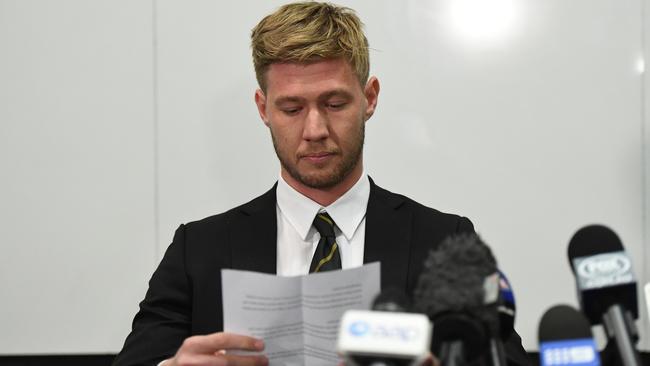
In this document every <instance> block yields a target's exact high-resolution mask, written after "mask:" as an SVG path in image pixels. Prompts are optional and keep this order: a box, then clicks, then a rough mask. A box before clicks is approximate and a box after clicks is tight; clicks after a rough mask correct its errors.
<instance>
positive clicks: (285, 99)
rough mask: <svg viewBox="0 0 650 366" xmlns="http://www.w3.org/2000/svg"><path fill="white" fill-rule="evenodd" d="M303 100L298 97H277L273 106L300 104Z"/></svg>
mask: <svg viewBox="0 0 650 366" xmlns="http://www.w3.org/2000/svg"><path fill="white" fill-rule="evenodd" d="M303 100H304V99H303V98H300V97H293V96H279V97H278V98H276V99H275V101H274V102H273V104H275V105H276V106H279V105H282V104H285V103H300V102H302V101H303Z"/></svg>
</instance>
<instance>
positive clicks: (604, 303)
mask: <svg viewBox="0 0 650 366" xmlns="http://www.w3.org/2000/svg"><path fill="white" fill-rule="evenodd" d="M568 254H569V263H570V264H571V269H572V270H573V272H574V274H575V277H576V285H577V287H578V298H579V301H580V307H581V308H582V311H583V312H584V313H585V315H586V316H587V318H588V319H589V321H590V322H591V324H600V323H602V324H603V325H604V327H605V331H606V333H607V336H608V338H609V341H610V342H612V341H613V342H615V344H616V350H617V351H618V355H619V357H620V359H621V361H622V363H623V365H625V366H636V365H641V361H640V358H639V354H638V352H637V351H636V349H635V348H634V344H635V343H636V342H637V341H638V339H639V336H638V331H637V329H636V325H635V324H634V319H637V318H638V317H639V310H638V304H637V292H636V291H637V290H636V281H635V279H634V274H633V272H632V261H631V260H630V258H629V257H628V256H627V254H625V251H624V249H623V244H622V243H621V240H620V239H619V238H618V235H616V233H614V232H613V231H612V230H611V229H609V228H607V227H605V226H602V225H590V226H585V227H583V228H581V229H580V230H578V231H577V232H576V233H575V234H574V235H573V238H571V241H570V242H569V249H568Z"/></svg>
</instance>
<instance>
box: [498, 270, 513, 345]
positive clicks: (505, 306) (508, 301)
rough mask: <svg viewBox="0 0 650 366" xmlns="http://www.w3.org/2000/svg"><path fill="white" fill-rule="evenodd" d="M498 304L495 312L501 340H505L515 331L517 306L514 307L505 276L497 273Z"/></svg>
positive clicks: (508, 282)
mask: <svg viewBox="0 0 650 366" xmlns="http://www.w3.org/2000/svg"><path fill="white" fill-rule="evenodd" d="M498 273H499V303H498V305H497V311H498V313H499V329H500V331H501V339H502V340H506V339H508V337H510V334H512V332H514V330H515V315H516V313H517V306H516V305H515V294H514V293H513V291H512V286H510V281H508V278H507V277H506V275H505V274H504V273H503V272H501V271H499V272H498Z"/></svg>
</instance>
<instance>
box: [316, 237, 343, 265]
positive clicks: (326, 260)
mask: <svg viewBox="0 0 650 366" xmlns="http://www.w3.org/2000/svg"><path fill="white" fill-rule="evenodd" d="M337 248H338V245H336V243H334V245H332V250H330V253H329V254H328V255H327V257H325V258H323V259H321V260H320V262H318V265H317V266H316V268H315V269H314V272H318V270H319V269H320V267H321V266H322V265H323V264H325V263H327V262H329V261H330V260H331V259H332V256H333V255H334V252H336V249H337Z"/></svg>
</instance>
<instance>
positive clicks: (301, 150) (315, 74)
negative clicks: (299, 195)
mask: <svg viewBox="0 0 650 366" xmlns="http://www.w3.org/2000/svg"><path fill="white" fill-rule="evenodd" d="M266 82H267V90H266V92H262V91H261V90H258V91H257V92H256V94H255V102H256V104H257V107H258V110H259V113H260V116H261V117H262V120H263V121H264V123H265V124H266V125H267V126H268V127H269V129H270V130H271V137H272V138H273V146H274V147H275V152H276V154H277V155H278V158H279V159H280V163H281V165H282V176H283V177H284V178H285V180H287V181H288V182H289V183H290V184H291V183H294V184H292V185H295V184H299V185H302V186H306V187H309V188H316V189H329V188H333V187H336V186H338V185H341V184H345V183H349V182H348V181H351V183H354V182H356V180H357V179H358V178H359V176H360V175H361V172H362V170H363V164H362V151H363V139H364V127H365V122H366V121H367V120H368V118H370V116H371V115H372V113H373V112H374V110H375V106H376V103H377V95H378V93H379V83H378V81H377V79H376V78H374V77H373V78H371V79H370V80H369V81H368V83H367V84H366V86H365V88H362V87H361V85H360V84H359V81H358V79H357V77H356V75H355V74H354V72H353V70H352V67H351V66H350V64H349V63H348V62H347V61H345V60H343V59H326V60H323V61H318V62H312V63H277V64H272V65H271V66H270V67H269V69H268V71H267V73H266Z"/></svg>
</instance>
